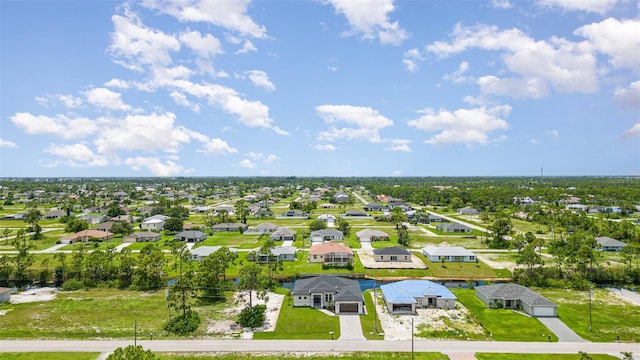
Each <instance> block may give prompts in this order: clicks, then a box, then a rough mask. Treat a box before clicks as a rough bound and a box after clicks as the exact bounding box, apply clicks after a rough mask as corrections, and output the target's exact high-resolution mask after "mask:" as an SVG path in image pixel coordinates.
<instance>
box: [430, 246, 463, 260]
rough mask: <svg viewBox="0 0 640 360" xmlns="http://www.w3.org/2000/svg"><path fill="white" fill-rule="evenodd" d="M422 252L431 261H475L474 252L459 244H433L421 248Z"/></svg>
mask: <svg viewBox="0 0 640 360" xmlns="http://www.w3.org/2000/svg"><path fill="white" fill-rule="evenodd" d="M422 254H423V255H424V256H426V257H427V259H429V260H430V261H432V262H440V261H442V260H443V259H444V261H447V262H475V261H476V254H474V253H473V252H472V251H469V250H467V249H465V248H463V247H461V246H434V245H428V246H425V247H423V248H422Z"/></svg>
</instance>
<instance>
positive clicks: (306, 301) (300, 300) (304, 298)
mask: <svg viewBox="0 0 640 360" xmlns="http://www.w3.org/2000/svg"><path fill="white" fill-rule="evenodd" d="M311 299H312V296H311V295H294V296H293V306H311Z"/></svg>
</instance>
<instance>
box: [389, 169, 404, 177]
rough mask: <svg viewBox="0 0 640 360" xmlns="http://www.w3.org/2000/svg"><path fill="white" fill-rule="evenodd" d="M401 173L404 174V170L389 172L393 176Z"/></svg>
mask: <svg viewBox="0 0 640 360" xmlns="http://www.w3.org/2000/svg"><path fill="white" fill-rule="evenodd" d="M402 174H404V170H395V171H393V172H392V173H391V175H393V176H400V175H402Z"/></svg>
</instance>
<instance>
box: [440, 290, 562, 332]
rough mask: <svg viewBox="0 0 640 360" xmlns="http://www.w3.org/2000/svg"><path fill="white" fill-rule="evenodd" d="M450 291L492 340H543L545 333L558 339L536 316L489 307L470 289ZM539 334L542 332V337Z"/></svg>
mask: <svg viewBox="0 0 640 360" xmlns="http://www.w3.org/2000/svg"><path fill="white" fill-rule="evenodd" d="M451 291H452V292H453V293H454V294H455V295H456V296H457V297H458V300H459V301H460V302H461V303H462V304H464V306H465V307H466V308H467V309H469V311H470V312H471V314H472V315H473V316H474V317H475V319H476V320H477V321H478V322H479V323H480V324H482V326H483V327H484V328H485V329H486V330H487V331H489V332H490V333H491V335H492V338H493V339H494V340H497V341H544V340H545V339H546V338H547V335H551V340H552V341H554V342H555V341H558V338H557V337H556V336H555V335H553V334H552V333H551V332H550V331H549V329H547V328H546V327H545V326H544V325H542V323H541V322H540V321H538V319H536V318H531V317H528V316H525V315H522V314H519V313H516V312H514V311H512V310H507V309H489V308H487V307H486V306H485V305H484V303H483V302H482V301H480V300H479V299H478V298H477V297H476V295H475V291H474V290H472V289H451ZM541 334H544V337H543V336H541Z"/></svg>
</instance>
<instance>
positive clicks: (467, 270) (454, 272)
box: [425, 259, 497, 279]
mask: <svg viewBox="0 0 640 360" xmlns="http://www.w3.org/2000/svg"><path fill="white" fill-rule="evenodd" d="M425 260H426V259H425ZM425 264H426V265H427V266H428V267H429V270H431V274H432V275H433V276H435V277H439V278H449V279H457V278H472V279H483V278H493V277H496V276H497V274H496V271H495V270H494V269H492V268H491V267H489V265H487V264H485V263H484V262H482V261H479V262H478V263H477V264H476V263H475V262H473V263H465V262H445V263H444V265H443V264H442V263H440V262H431V261H429V260H426V262H425Z"/></svg>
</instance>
